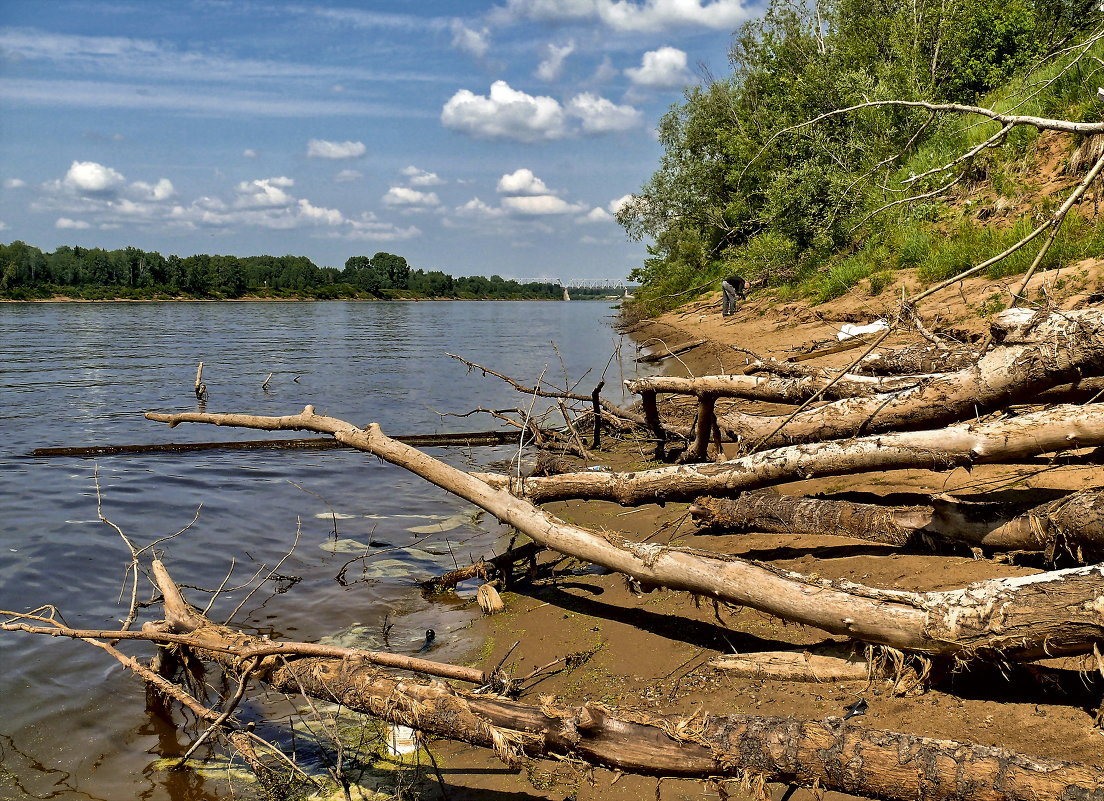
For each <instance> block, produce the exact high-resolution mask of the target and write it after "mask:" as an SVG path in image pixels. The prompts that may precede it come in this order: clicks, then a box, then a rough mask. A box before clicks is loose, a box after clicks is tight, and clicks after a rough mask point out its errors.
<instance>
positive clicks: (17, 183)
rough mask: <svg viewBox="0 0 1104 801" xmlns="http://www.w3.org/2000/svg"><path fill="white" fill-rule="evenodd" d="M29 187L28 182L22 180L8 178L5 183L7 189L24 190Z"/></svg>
mask: <svg viewBox="0 0 1104 801" xmlns="http://www.w3.org/2000/svg"><path fill="white" fill-rule="evenodd" d="M26 185H27V182H26V181H24V180H23V179H22V178H7V179H5V181H4V188H5V189H22V188H23V187H24V186H26Z"/></svg>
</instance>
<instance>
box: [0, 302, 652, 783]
mask: <svg viewBox="0 0 1104 801" xmlns="http://www.w3.org/2000/svg"><path fill="white" fill-rule="evenodd" d="M613 314H614V312H613V311H611V309H610V307H609V306H608V305H606V304H604V303H600V302H572V303H550V302H544V303H540V302H498V303H496V302H423V303H363V302H362V303H349V302H325V303H90V304H84V303H63V304H53V303H47V304H41V303H40V304H10V303H9V304H0V433H2V436H0V509H2V510H3V522H2V527H0V608H2V609H8V610H18V611H26V610H31V609H34V608H36V607H39V606H42V605H44V604H53V605H54V606H56V607H57V609H58V610H59V611H60V613H61V614H62V615H63V616H64V619H65V621H66V622H67V623H69V624H70V625H72V626H75V627H80V628H93V629H98V628H117V627H118V625H119V624H120V621H121V619H122V617H123V616H124V615H125V614H126V607H127V604H128V602H129V598H126V597H124V598H122V599H120V590H121V588H122V587H123V586H124V584H125V580H126V566H127V564H128V562H129V553H128V551H127V549H126V546H125V545H124V543H123V541H122V540H121V538H120V537H119V536H118V534H117V533H116V532H115V531H114V530H113V529H112V528H110V527H109V526H107V525H105V524H103V523H101V522H100V521H99V520H98V519H97V511H96V488H95V472H96V471H97V470H98V473H99V482H100V486H101V491H102V498H103V513H104V515H105V516H106V517H108V518H109V519H110V520H111V521H112V522H113V523H115V524H117V525H118V526H119V527H121V528H122V530H123V531H124V532H125V533H126V534H127V536H128V537H129V538H130V539H131V540H132V541H133V542H134V544H135V545H136V546H138V547H141V546H142V545H146V544H148V543H150V542H152V541H153V540H155V539H157V538H160V537H164V536H166V535H170V534H173V533H175V532H177V531H179V530H181V529H183V528H185V527H188V526H189V524H190V523H191V522H192V520H193V518H195V517H196V515H197V511H198V519H197V520H196V521H195V523H194V524H193V525H191V527H190V528H188V530H187V531H185V532H184V533H182V534H180V535H179V536H177V537H175V538H174V539H172V540H169V541H167V542H164V543H162V544H161V545H159V546H158V551H159V552H163V554H164V560H165V562H166V564H167V565H168V567H169V569H170V570H171V571H172V573H173V576H174V578H175V579H176V580H177V582H179V583H181V584H186V585H194V586H196V587H204V588H214V587H217V586H218V585H219V583H220V582H221V581H222V580H223V578H224V576H225V575H226V574H227V572H228V571H229V570H230V567H231V562H232V561H234V560H236V567H235V569H234V573H233V578H232V579H231V580H230V581H229V582H228V584H227V586H228V587H231V588H232V587H235V586H237V585H239V584H240V583H243V582H245V581H246V580H247V579H248V578H249V577H250V576H252V575H253V574H254V573H255V572H256V571H257V570H259V569H260V566H261V565H267V566H269V569H271V567H272V566H273V565H275V564H276V563H277V562H278V561H279V560H280V559H281V557H283V556H284V554H285V553H286V552H287V551H288V550H289V548H290V547H291V545H292V542H293V540H294V539H295V535H296V530H297V528H298V529H300V540H299V544H298V547H297V548H296V549H295V551H294V553H293V554H292V555H291V557H290V558H288V559H287V561H286V562H285V563H284V564H283V566H282V567H281V568H280V571H279V572H280V574H281V575H285V576H297V577H300V578H301V579H302V580H301V581H300V582H299V583H298V584H296V585H295V586H294V587H292V588H291V589H290V590H289V591H287V592H286V593H281V594H273V593H272V592H271V590H270V589H268V588H266V589H265V590H262V591H260V592H258V593H256V594H255V595H253V596H252V598H250V599H249V600H248V601H246V603H245V606H244V607H243V609H242V610H241V611H240V612H239V613H238V614H237V616H236V618H235V622H236V624H237V625H240V626H243V627H247V628H249V629H252V630H254V631H259V632H262V633H268V634H271V635H272V636H274V637H285V638H289V639H296V640H306V641H316V640H322V639H327V638H329V641H336V642H341V643H347V644H361V645H365V646H368V647H383V642H382V639H381V637H380V629H381V624H382V621H383V619H384V616H385V615H387V616H388V619H389V621H390V622H392V623H393V624H394V627H393V629H392V630H391V632H390V637H389V643H388V645H389V647H390V648H391V649H392V650H394V651H397V652H401V653H414V652H416V651H417V650H418V648H419V647H420V646H421V644H422V642H423V633H424V631H425V630H426V629H427V628H434V629H435V630H436V632H437V645H436V646H435V647H434V649H433V651H432V652H431V656H432V658H435V659H440V660H442V661H448V660H450V659H461V658H463V657H464V656H465V655H466V654H468V653H470V651H471V649H472V647H473V645H474V644H475V643H474V642H473V638H472V635H471V633H470V632H469V631H468V630H467V626H468V623H469V621H470V620H471V618H472V616H473V613H472V611H471V608H470V607H465V606H462V605H461V604H460V603H459V602H456V603H453V604H451V605H450V604H445V603H440V602H438V603H429V602H426V601H423V600H422V599H421V598H420V597H419V595H418V593H417V592H416V591H415V590H414V589H413V588H412V586H411V581H412V579H417V578H422V577H425V576H427V575H429V574H431V573H433V572H436V571H440V570H443V569H449V568H451V567H452V566H453V556H452V555H451V554H450V550H451V551H452V552H454V553H455V555H456V558H457V559H458V560H460V561H461V562H467V561H468V559H469V554H470V555H472V556H479V555H481V554H485V553H487V552H488V550H489V548H490V546H491V545H493V544H495V543H496V542H498V541H499V540H500V538H501V537H502V536H504V534H505V533H506V529H504V528H503V527H501V526H499V525H498V524H497V522H496V521H494V520H493V519H491V518H488V517H486V516H483V517H480V516H478V515H476V514H475V512H476V510H475V508H474V507H472V506H470V505H469V504H467V503H465V502H463V501H460V500H459V499H457V498H454V497H452V496H450V495H449V494H447V493H445V492H444V491H442V490H439V489H437V488H435V487H432V486H430V485H429V484H427V483H425V482H424V481H422V480H421V479H418V478H416V477H414V476H412V475H409V474H407V473H406V472H405V471H403V470H401V469H399V468H396V467H392V466H390V465H387V464H384V463H382V462H380V461H379V460H377V459H375V458H373V457H368V456H366V455H364V454H359V453H355V452H344V451H327V452H291V451H253V452H233V451H223V452H206V453H198V454H186V455H131V456H109V457H100V458H99V459H96V460H92V459H77V458H53V459H45V458H29V457H28V456H27V454H29V453H30V452H31V451H32V450H33V449H35V448H38V447H48V446H85V445H107V444H133V443H151V442H188V441H192V442H198V441H211V440H222V439H260V438H264V437H265V436H266V434H264V433H263V432H255V431H247V430H240V429H226V428H216V427H212V426H201V425H184V426H181V427H178V428H176V429H172V430H171V431H170V430H169V429H168V428H166V427H165V426H163V425H159V424H156V423H151V422H148V421H146V420H144V419H143V417H142V413H143V412H145V411H148V410H161V411H194V410H195V408H196V401H195V398H194V397H193V395H192V385H193V382H194V379H195V371H196V364H197V363H198V362H199V361H203V362H204V363H205V370H204V380H205V382H206V383H207V385H208V388H209V401H208V405H207V410H208V411H212V412H222V411H240V412H252V413H256V414H270V415H277V414H290V413H295V412H298V411H301V410H302V408H303V406H304V405H306V404H308V403H310V404H314V405H315V406H316V407H317V409H318V411H319V412H320V413H327V414H331V415H333V416H336V417H341V418H344V419H347V420H350V421H353V422H356V423H358V424H362V425H363V424H366V423H368V422H370V421H376V422H379V423H380V424H381V425H382V426H383V430H384V431H385V432H387V433H392V434H407V433H425V432H447V431H473V430H487V429H492V428H496V427H497V426H496V425H495V423H494V421H493V420H492V419H491V418H489V417H487V416H485V415H474V416H471V417H467V418H462V419H461V418H457V417H441V416H440V415H439V414H438V413H439V412H467V411H469V410H471V409H474V408H476V407H478V406H483V407H485V408H495V407H505V406H510V407H517V406H526V405H527V403H528V399H527V398H525V397H523V396H521V395H519V394H518V393H516V392H514V391H513V390H512V389H510V388H509V387H507V386H506V385H505V384H503V383H502V382H500V381H498V380H497V379H494V378H483V377H482V376H481V375H479V374H478V373H469V372H468V371H467V370H466V368H465V367H464V365H462V364H460V363H459V362H457V361H455V360H453V359H450V358H448V357H447V356H445V352H446V351H448V352H452V353H457V354H460V355H462V356H464V357H466V358H468V359H471V360H472V361H476V362H478V363H480V364H484V365H487V366H488V367H492V368H494V369H496V370H499V371H501V372H504V373H507V374H509V375H511V376H514V377H515V378H517V379H518V380H520V381H522V382H523V383H527V384H530V385H531V384H533V383H535V381H536V380H537V378H538V376H539V375H540V374H541V372H542V370H545V368H547V370H546V373H545V380H546V381H547V380H553V381H556V382H558V383H560V384H562V383H563V375H564V370H565V369H566V370H567V372H568V374H569V375H570V376H571V377H572V378H573V379H578V378H579V377H580V376H581V375H583V373H584V372H586V371H587V370H589V371H590V372H589V373H588V374H587V375H586V377H585V378H584V379H583V381H582V383H581V384H580V390H581V391H582V392H584V394H588V393H589V392H590V390H591V389H593V387H594V386H595V384H596V383H597V382H598V380H599V379H600V378H602V377H603V375H604V378H605V379H606V386H607V396H608V397H613V395H612V394H610V390H611V389H612V391H613V392H617V387H619V386H620V384H621V380H622V379H623V378H628V377H632V375H631V374H628V373H627V372H623V371H628V370H630V369H631V368H628V367H622V365H621V364H620V363H619V362H618V360H617V359H614V361H613V363H612V364H610V365H609V366H608V367H607V363H608V362H609V360H610V357H611V355H612V354H613V353H614V351H615V350H616V349H617V348H618V345H619V338H618V337H617V335H616V334H615V333H614V332H613V331H612V329H611V328H610V324H609V323H610V316H611V315H613ZM553 342H554V343H555V346H556V347H555V349H554V348H553V346H552V345H551V344H550V343H553ZM624 350H625V356H626V358H625V359H624V360H623V361H625V362H628V363H630V364H631V359H629V358H628V356H630V355H631V354H630V353H629V351H630V350H631V348H628V347H626V348H624ZM269 373H272V374H273V376H272V379H271V381H270V382H269V388H268V391H267V392H266V391H264V390H263V389H262V387H261V384H262V382H263V381H264V379H265V377H266V376H267V375H268V374H269ZM276 436H297V435H296V434H294V433H280V434H277V435H276ZM515 451H516V448H494V449H491V448H479V449H473V450H470V451H469V450H463V449H444V448H441V449H435V450H434V451H432V452H433V453H434V455H436V456H439V457H440V458H443V459H445V460H446V461H448V462H450V463H452V464H455V465H457V466H462V467H466V468H472V469H475V468H480V467H483V466H485V465H487V464H488V463H490V462H492V461H496V460H505V459H508V458H510V456H511V454H513V453H514V452H515ZM335 517H336V523H335V519H334V518H335ZM335 525H336V527H337V530H338V531H337V534H336V536H335V533H334V527H335ZM412 529H414V530H412ZM416 529H421V531H417V530H416ZM434 529H436V530H434ZM387 545H390V546H395V548H396V549H393V550H387V548H386V546H387ZM366 549H368V550H371V551H372V552H373V553H376V552H378V553H379V555H378V557H377V558H375V559H372V560H368V561H366V562H364V563H363V569H362V568H361V567H359V566H358V567H354V568H352V569H350V573H349V576H350V578H356V579H364V580H361V581H356V582H355V583H352V584H351V585H349V586H342V584H340V583H339V582H338V581H336V580H335V576H336V575H337V573H338V571H339V570H340V568H341V566H342V565H343V564H344V563H345V562H346V561H348V560H349V559H351V558H352V557H354V556H357V555H359V554H361V553H363V552H364V551H365V550H366ZM147 564H148V560H147ZM358 564H361V563H358ZM143 585H144V586H143V587H142V590H141V595H140V597H141V598H142V599H148V598H149V597H150V589H149V585H148V583H146V582H143ZM285 586H286V585H285ZM186 593H187V595H188V597H189V599H190V600H191V601H192V602H193V603H195V604H196V605H198V606H200V607H202V606H204V605H205V604H206V603H207V599H208V597H209V596H208V595H207V594H206V593H203V592H199V591H197V590H194V589H193V590H186ZM245 596H246V593H245V592H244V591H241V590H230V591H227V592H224V593H223V594H222V595H220V596H219V598H218V599H217V600H216V602H215V605H214V608H213V610H212V617H214V618H215V619H218V620H223V619H225V618H226V617H227V616H228V615H229V614H230V612H231V611H232V610H233V609H234V607H236V606H237V605H238V604H239V603H241V602H242V601H243V599H244V598H245ZM155 617H157V612H156V610H155V609H153V610H146V611H145V612H144V613H143V615H142V616H141V617H140V619H139V620H140V621H141V620H146V619H152V618H155ZM124 646H125V644H124ZM124 650H126V651H127V652H128V653H132V654H136V655H138V654H141V655H143V656H148V655H149V654H150V653H151V649H150V647H149V646H148V645H142V644H131V645H130V646H129V647H124ZM251 714H253V715H255V716H257V717H260V715H261V711H258V710H250V709H246V710H245V716H246V717H247V718H248V717H249V716H250V715H251ZM174 715H175V720H176V721H177V722H178V723H179V722H180V715H179V713H178V712H177V713H174ZM189 732H190V734H187V735H186V734H184V733H182V732H181V731H179V730H178V728H177V727H174V726H173V725H171V724H168V723H166V721H165V720H163V719H161V718H159V717H157V716H156V715H152V714H148V713H147V712H146V704H145V692H144V689H143V686H142V684H141V682H140V681H139V680H137V679H136V678H135V677H133V676H132V675H129V674H128V673H126V672H124V671H123V670H122V668H121V667H119V666H118V664H117V663H116V662H115V661H114V660H113V659H111V658H110V657H109V656H108V655H106V654H104V653H103V652H101V651H99V650H98V649H95V648H93V647H91V646H89V645H86V644H84V643H80V642H71V641H63V640H61V639H54V638H47V637H40V636H34V635H30V634H19V633H7V632H4V633H0V798H2V799H5V800H6V799H23V798H43V799H45V798H50V799H65V800H68V799H74V800H75V799H85V800H86V801H87V800H99V799H102V800H103V801H124V800H125V801H129V799H137V798H141V799H151V800H153V801H156V800H157V799H174V801H184V800H185V799H186V800H187V801H196V800H197V799H214V798H218V797H224V795H223V794H224V793H225V791H226V787H225V785H224V784H222V782H221V780H220V779H219V778H217V777H215V776H210V775H206V776H204V775H200V774H199V773H196V772H193V771H175V772H173V771H166V770H163V769H162V768H161V767H160V766H161V764H162V763H160V762H159V761H158V760H160V759H161V758H162V757H163V756H173V755H178V754H180V753H182V752H183V750H184V749H186V748H187V746H188V744H189V741H190V737H194V732H195V727H194V726H193V727H191V728H190V729H189Z"/></svg>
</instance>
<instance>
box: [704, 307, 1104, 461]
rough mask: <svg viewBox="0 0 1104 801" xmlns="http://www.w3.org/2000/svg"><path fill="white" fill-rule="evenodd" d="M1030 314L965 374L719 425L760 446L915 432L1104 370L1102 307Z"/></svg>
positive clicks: (1004, 322)
mask: <svg viewBox="0 0 1104 801" xmlns="http://www.w3.org/2000/svg"><path fill="white" fill-rule="evenodd" d="M1024 311H1025V310H1023V309H1012V310H1010V312H1005V313H1004V314H1002V315H1000V316H998V318H997V320H996V321H995V322H994V327H993V331H994V335H995V337H996V339H997V341H999V342H1003V343H1004V344H1003V345H1002V346H1001V347H998V348H996V349H994V350H992V351H990V352H989V353H987V354H986V355H985V356H983V357H982V358H981V359H980V360H978V361H977V362H976V363H974V364H972V365H971V366H970V367H968V368H965V369H963V370H960V371H959V372H956V373H951V374H945V375H935V376H932V377H930V378H927V379H925V380H923V381H921V382H920V383H919V384H917V385H916V386H914V387H912V388H911V389H906V390H902V391H900V392H892V393H883V394H878V395H874V396H871V397H860V398H850V399H846V400H839V401H834V402H832V403H828V404H825V405H823V406H819V407H816V408H812V409H807V410H804V411H799V412H797V413H795V414H794V415H791V416H790V417H789V418H786V417H781V416H769V415H750V414H745V413H742V412H735V411H733V412H729V413H727V414H724V415H720V417H719V419H718V422H719V424H720V426H721V429H722V431H723V432H724V434H725V435H726V436H727V437H729V438H730V439H735V440H739V441H745V440H746V441H751V442H753V443H754V444H755V446H756V447H777V446H780V445H784V444H787V443H799V442H820V441H825V440H834V439H844V438H846V437H853V436H860V435H864V434H873V433H878V432H881V431H915V430H919V429H924V428H934V427H937V426H941V425H945V424H947V423H952V422H957V421H959V420H964V419H970V418H973V417H976V416H977V415H978V414H981V413H984V412H987V411H991V410H994V409H999V408H1001V407H1003V406H1006V405H1008V404H1012V403H1018V402H1023V401H1026V400H1032V399H1034V397H1035V396H1036V395H1037V394H1038V393H1040V392H1042V391H1043V390H1045V389H1050V388H1051V387H1054V386H1057V385H1060V384H1068V383H1070V382H1071V381H1075V380H1077V379H1078V378H1080V377H1081V375H1082V373H1087V374H1093V373H1096V372H1099V371H1100V369H1101V368H1102V367H1104V314H1102V313H1101V312H1100V311H1099V310H1095V309H1093V310H1083V311H1073V312H1064V313H1062V314H1060V315H1059V314H1054V315H1050V316H1047V317H1042V318H1039V319H1036V317H1035V316H1033V317H1032V318H1031V319H1028V320H1025V319H1024ZM1028 314H1030V312H1028ZM783 421H785V426H784V427H782V425H781V424H782V423H783ZM780 429H781V430H780ZM699 455H700V454H699Z"/></svg>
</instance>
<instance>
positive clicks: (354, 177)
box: [334, 170, 364, 184]
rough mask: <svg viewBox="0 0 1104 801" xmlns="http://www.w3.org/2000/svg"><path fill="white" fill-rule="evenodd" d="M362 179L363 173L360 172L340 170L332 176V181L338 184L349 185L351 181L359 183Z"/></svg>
mask: <svg viewBox="0 0 1104 801" xmlns="http://www.w3.org/2000/svg"><path fill="white" fill-rule="evenodd" d="M363 177H364V173H362V172H361V171H360V170H342V171H341V172H339V173H338V174H337V175H335V176H334V180H335V181H337V182H338V183H339V184H347V183H351V182H352V181H359V180H360V179H361V178H363Z"/></svg>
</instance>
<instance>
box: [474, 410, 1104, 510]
mask: <svg viewBox="0 0 1104 801" xmlns="http://www.w3.org/2000/svg"><path fill="white" fill-rule="evenodd" d="M1099 445H1104V407H1102V406H1099V405H1096V404H1093V405H1091V406H1057V407H1054V408H1052V409H1048V410H1046V411H1040V412H1032V413H1029V414H1023V415H1019V416H1018V417H1013V418H1009V419H1006V420H996V421H991V422H984V423H962V424H959V425H954V426H948V427H946V428H943V429H938V430H935V431H905V432H900V433H890V434H879V435H876V436H869V437H861V438H858V439H853V440H848V441H844V442H825V443H809V444H805V445H791V446H789V447H785V448H775V449H774V450H769V451H760V452H759V453H754V454H751V455H749V456H743V457H740V458H738V459H731V460H729V461H726V462H720V463H717V464H685V465H678V466H672V467H660V468H656V469H653V470H640V471H635V472H631V473H599V472H581V473H563V474H561V475H557V476H550V477H546V478H527V479H521V480H518V479H513V478H509V477H507V476H503V475H498V474H480V477H481V478H483V479H484V480H486V481H488V482H489V483H491V484H493V485H494V486H496V487H508V488H509V489H510V490H511V491H512V492H514V493H515V494H516V495H518V496H521V497H525V498H527V499H529V500H531V501H533V502H535V503H544V502H546V501H559V500H568V499H571V498H590V499H597V500H607V501H613V502H615V503H619V504H621V505H622V506H636V505H639V504H642V503H665V502H667V501H690V500H693V499H694V498H697V497H699V496H702V495H718V496H726V495H727V496H731V495H736V494H738V493H741V492H747V491H748V490H753V489H759V488H761V487H765V486H772V485H776V484H784V483H786V482H790V481H801V480H804V479H808V478H812V477H814V476H838V475H848V474H851V473H867V472H873V471H878V470H900V469H906V468H919V469H923V470H949V469H951V468H954V467H970V466H971V465H974V464H984V463H992V462H1006V461H1011V460H1014V459H1019V458H1024V457H1029V456H1037V455H1039V454H1043V453H1053V452H1056V451H1062V450H1070V449H1076V448H1083V447H1093V446H1099Z"/></svg>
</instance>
